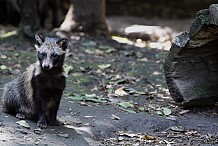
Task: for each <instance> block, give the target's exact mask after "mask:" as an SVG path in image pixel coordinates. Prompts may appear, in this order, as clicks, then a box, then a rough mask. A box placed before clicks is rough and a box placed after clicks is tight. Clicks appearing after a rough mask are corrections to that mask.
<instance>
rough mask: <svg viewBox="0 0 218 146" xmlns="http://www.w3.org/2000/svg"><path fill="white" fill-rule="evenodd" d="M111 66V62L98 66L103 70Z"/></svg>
mask: <svg viewBox="0 0 218 146" xmlns="http://www.w3.org/2000/svg"><path fill="white" fill-rule="evenodd" d="M109 67H111V64H100V65H98V68H99V69H102V70H104V69H106V68H109Z"/></svg>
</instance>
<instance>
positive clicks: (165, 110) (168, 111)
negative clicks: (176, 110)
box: [162, 107, 172, 116]
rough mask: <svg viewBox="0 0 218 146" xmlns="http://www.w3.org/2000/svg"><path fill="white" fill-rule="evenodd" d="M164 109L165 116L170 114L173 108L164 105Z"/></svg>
mask: <svg viewBox="0 0 218 146" xmlns="http://www.w3.org/2000/svg"><path fill="white" fill-rule="evenodd" d="M162 111H163V114H164V115H165V116H169V115H170V114H171V113H172V111H171V109H169V108H167V107H163V108H162Z"/></svg>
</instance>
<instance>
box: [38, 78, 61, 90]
mask: <svg viewBox="0 0 218 146" xmlns="http://www.w3.org/2000/svg"><path fill="white" fill-rule="evenodd" d="M38 80H39V85H40V87H41V88H42V89H43V90H57V89H61V90H63V89H64V88H65V77H61V76H60V77H59V76H58V77H53V76H51V77H47V76H41V77H39V79H38Z"/></svg>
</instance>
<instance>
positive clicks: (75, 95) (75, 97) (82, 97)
mask: <svg viewBox="0 0 218 146" xmlns="http://www.w3.org/2000/svg"><path fill="white" fill-rule="evenodd" d="M67 98H69V99H72V100H78V101H82V100H84V98H85V96H81V95H78V94H74V95H70V96H68V97H67Z"/></svg>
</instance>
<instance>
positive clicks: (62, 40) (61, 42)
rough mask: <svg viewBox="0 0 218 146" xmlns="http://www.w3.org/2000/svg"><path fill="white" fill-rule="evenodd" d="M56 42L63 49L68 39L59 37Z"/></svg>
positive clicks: (65, 47)
mask: <svg viewBox="0 0 218 146" xmlns="http://www.w3.org/2000/svg"><path fill="white" fill-rule="evenodd" d="M57 44H58V45H59V46H60V47H61V48H62V49H63V51H65V50H66V49H67V46H68V39H67V38H61V39H59V40H58V41H57Z"/></svg>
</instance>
